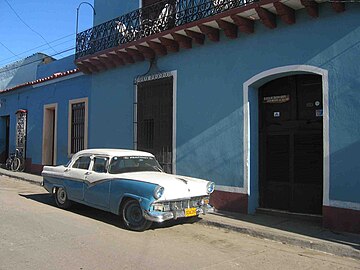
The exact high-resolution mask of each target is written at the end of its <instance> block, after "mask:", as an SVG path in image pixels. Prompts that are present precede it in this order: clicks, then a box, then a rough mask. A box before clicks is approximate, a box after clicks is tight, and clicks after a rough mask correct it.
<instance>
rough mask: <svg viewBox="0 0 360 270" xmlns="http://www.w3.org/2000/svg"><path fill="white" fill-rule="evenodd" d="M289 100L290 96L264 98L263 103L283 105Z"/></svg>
mask: <svg viewBox="0 0 360 270" xmlns="http://www.w3.org/2000/svg"><path fill="white" fill-rule="evenodd" d="M289 100H290V95H280V96H270V97H264V98H263V103H285V102H288V101H289Z"/></svg>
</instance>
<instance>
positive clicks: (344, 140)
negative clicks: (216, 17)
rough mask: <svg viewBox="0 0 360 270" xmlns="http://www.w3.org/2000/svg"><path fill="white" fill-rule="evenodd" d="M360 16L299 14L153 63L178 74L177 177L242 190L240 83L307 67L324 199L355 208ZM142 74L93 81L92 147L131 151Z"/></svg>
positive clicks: (140, 67) (123, 72)
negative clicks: (324, 154) (318, 103)
mask: <svg viewBox="0 0 360 270" xmlns="http://www.w3.org/2000/svg"><path fill="white" fill-rule="evenodd" d="M130 2H131V1H130ZM131 3H132V2H131ZM104 8H105V7H104ZM119 8H120V7H119ZM113 9H115V6H114V7H113ZM109 10H110V9H109ZM359 11H360V7H359V6H357V5H351V6H350V7H349V8H348V9H347V10H346V12H343V13H340V14H336V13H335V12H334V11H333V10H332V9H331V8H330V6H329V5H326V4H325V5H321V6H320V17H319V18H318V19H312V18H310V17H309V16H308V14H306V13H305V12H304V11H301V12H298V13H297V17H296V20H297V22H296V24H295V25H292V26H289V25H284V24H283V23H282V22H281V21H278V27H277V28H276V29H274V30H269V29H266V28H265V27H264V26H263V25H261V24H260V23H257V24H256V27H255V34H252V35H246V34H240V35H239V37H238V38H237V39H235V40H229V39H227V38H226V37H224V36H221V42H219V43H213V42H211V41H208V40H207V41H206V44H205V45H204V46H196V45H194V44H193V49H191V50H181V52H179V53H176V54H169V55H167V56H165V57H161V58H159V59H158V66H159V68H160V69H161V70H165V71H171V70H177V100H176V106H177V112H176V114H177V126H176V138H177V141H176V143H177V157H176V159H177V173H179V174H185V175H192V176H198V177H204V178H208V179H211V180H213V181H215V182H216V183H217V184H218V185H226V186H234V187H243V186H244V181H243V177H244V172H243V141H242V140H243V113H242V111H243V105H242V103H243V98H242V90H243V83H244V82H245V81H246V80H248V79H249V78H251V77H252V76H254V75H256V74H258V73H260V72H263V71H266V70H268V69H272V68H275V67H281V66H287V65H310V66H316V67H320V68H322V69H325V70H328V71H329V106H330V115H329V117H330V155H331V156H330V199H332V200H340V201H350V202H360V196H359V192H358V190H360V181H359V178H358V175H360V166H358V160H360V154H359V152H360V142H359V139H360V136H359V135H360V132H359V131H360V122H359V121H358V120H356V117H357V113H359V108H360V106H359V105H360V104H359V102H360V97H359V95H360V91H359V88H360V81H359V79H358V78H359V74H360V66H359V65H358V63H359V62H360V44H359V37H360V23H359V20H358V14H359ZM111 12H112V10H111ZM109 16H112V15H110V12H109ZM147 68H148V64H147V63H138V64H133V65H130V66H126V67H119V68H117V69H113V70H111V71H107V72H103V73H100V74H98V75H95V76H94V77H93V88H92V101H91V111H92V113H91V116H90V120H91V128H90V132H89V133H90V134H91V138H90V142H89V143H90V146H91V147H95V146H96V147H99V146H108V147H126V148H131V147H132V142H133V131H132V125H133V124H132V121H133V106H132V104H133V91H134V86H133V84H132V83H133V79H134V77H136V76H137V75H140V74H144V73H145V72H146V70H147ZM104 119H109V120H104ZM256 121H257V120H256V119H255V120H254V121H253V122H252V124H254V125H256V124H257V123H256ZM99 130H101V131H102V132H103V133H105V134H107V135H108V136H109V137H108V138H107V139H106V140H104V139H103V138H104V137H103V136H102V135H101V134H99V132H98V131H99ZM251 159H252V160H256V159H257V157H256V156H255V157H254V156H253V157H251Z"/></svg>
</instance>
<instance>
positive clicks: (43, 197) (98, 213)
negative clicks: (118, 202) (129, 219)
mask: <svg viewBox="0 0 360 270" xmlns="http://www.w3.org/2000/svg"><path fill="white" fill-rule="evenodd" d="M19 196H21V197H23V198H26V199H29V200H33V201H36V202H38V203H42V204H46V205H48V206H52V207H56V208H58V209H60V208H59V207H58V206H57V205H56V203H55V200H54V197H53V195H51V194H49V193H41V194H19ZM64 211H69V212H72V213H75V214H78V215H81V216H84V217H87V218H91V219H94V220H97V221H101V222H104V223H107V224H110V225H112V226H116V227H119V228H121V229H124V230H126V228H125V226H124V224H123V222H122V220H121V218H120V217H119V216H118V215H115V214H113V213H110V212H106V211H103V210H100V209H96V208H93V207H90V206H87V205H84V204H80V203H73V205H72V206H71V207H70V208H69V209H67V210H64ZM199 220H201V218H197V219H196V218H194V219H177V220H169V221H165V222H162V223H155V222H154V223H153V224H152V226H151V227H150V229H149V230H157V229H161V228H170V227H173V226H181V225H183V224H192V223H195V222H197V221H199Z"/></svg>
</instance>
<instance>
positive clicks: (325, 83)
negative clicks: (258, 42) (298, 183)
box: [243, 65, 330, 213]
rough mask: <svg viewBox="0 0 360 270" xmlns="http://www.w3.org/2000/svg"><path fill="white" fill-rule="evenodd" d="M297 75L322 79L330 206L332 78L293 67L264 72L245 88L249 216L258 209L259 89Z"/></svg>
mask: <svg viewBox="0 0 360 270" xmlns="http://www.w3.org/2000/svg"><path fill="white" fill-rule="evenodd" d="M297 74H317V75H320V76H321V77H322V100H323V205H329V201H330V200H329V180H330V160H329V153H330V151H329V78H328V71H327V70H325V69H321V68H318V67H314V66H309V65H291V66H283V67H278V68H273V69H269V70H266V71H264V72H261V73H259V74H257V75H255V76H253V77H252V78H250V79H249V80H247V81H246V82H244V84H243V113H244V119H243V120H244V122H243V127H244V134H243V136H244V137H243V150H244V157H243V158H244V160H243V164H244V167H243V170H244V171H243V172H244V191H245V192H246V194H247V195H248V212H249V213H254V212H255V210H256V208H257V207H258V206H259V171H258V168H259V160H258V157H259V153H258V148H259V145H258V144H259V142H258V138H259V127H258V107H259V104H258V88H259V87H261V86H262V85H264V84H265V83H267V82H269V81H272V80H274V79H277V78H280V77H286V76H290V75H297Z"/></svg>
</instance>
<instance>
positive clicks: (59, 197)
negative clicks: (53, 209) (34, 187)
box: [56, 188, 66, 204]
mask: <svg viewBox="0 0 360 270" xmlns="http://www.w3.org/2000/svg"><path fill="white" fill-rule="evenodd" d="M56 196H57V200H58V202H59V203H61V204H64V203H65V201H66V192H65V190H64V189H63V188H59V189H58V191H57V192H56Z"/></svg>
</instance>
